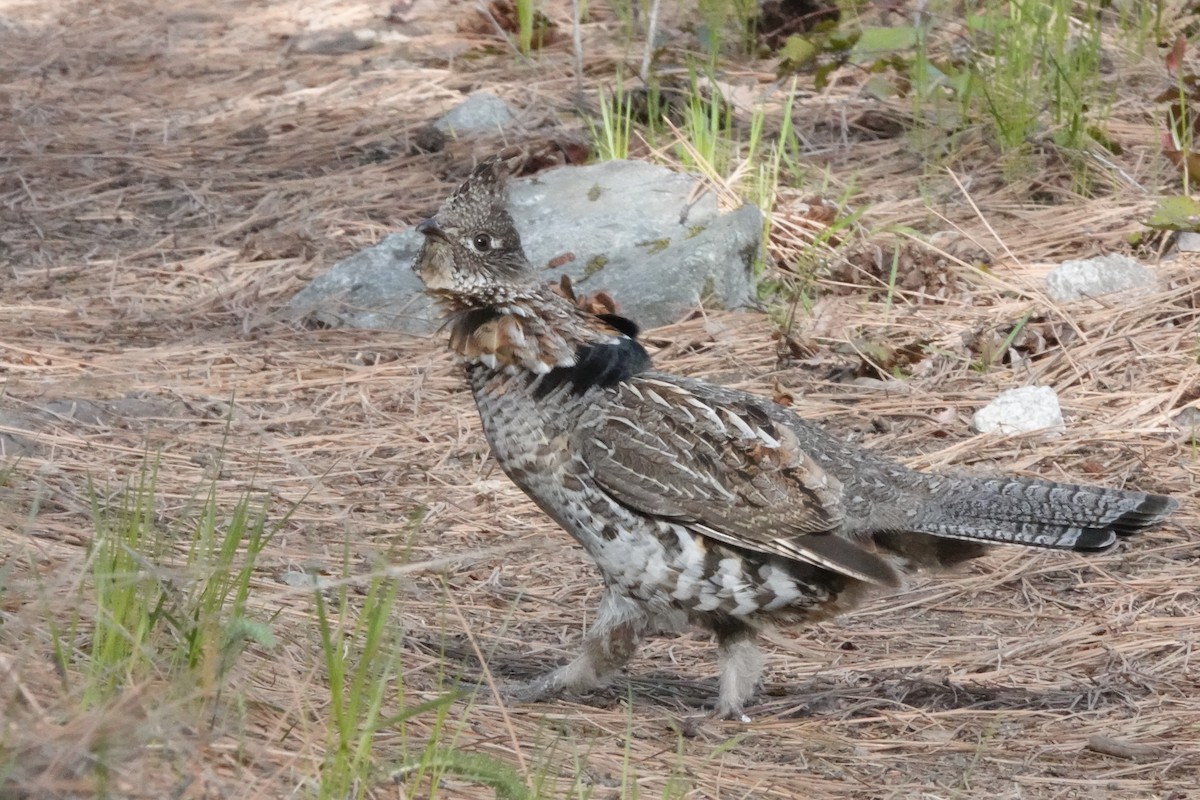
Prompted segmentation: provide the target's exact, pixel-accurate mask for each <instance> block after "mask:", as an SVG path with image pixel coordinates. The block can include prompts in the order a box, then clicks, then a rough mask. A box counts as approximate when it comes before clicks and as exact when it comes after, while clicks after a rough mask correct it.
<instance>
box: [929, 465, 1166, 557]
mask: <svg viewBox="0 0 1200 800" xmlns="http://www.w3.org/2000/svg"><path fill="white" fill-rule="evenodd" d="M935 480H937V481H938V482H939V483H941V485H940V486H938V487H936V490H935V491H933V492H932V493H931V494H932V496H934V497H937V498H938V503H937V505H936V506H935V507H934V508H931V509H929V513H928V514H927V515H926V516H925V519H924V520H923V521H922V523H921V524H920V525H919V526H917V531H919V532H921V533H928V534H933V535H934V536H938V537H945V538H950V539H965V540H969V541H976V542H997V543H1008V544H1022V545H1029V546H1032V547H1049V548H1054V549H1057V550H1080V551H1087V552H1094V551H1099V550H1107V549H1108V548H1110V547H1112V546H1113V545H1114V544H1115V543H1116V541H1117V539H1119V538H1123V537H1126V536H1132V535H1133V534H1135V533H1138V532H1139V531H1141V530H1143V529H1145V528H1149V527H1152V526H1154V525H1157V524H1158V523H1160V522H1162V521H1163V520H1164V519H1165V518H1166V517H1167V516H1168V515H1169V514H1170V513H1171V512H1172V511H1174V510H1175V508H1176V507H1177V506H1178V505H1179V503H1178V501H1176V500H1174V499H1173V498H1170V497H1164V496H1162V495H1157V494H1146V493H1145V492H1131V491H1122V490H1119V489H1107V488H1103V487H1099V486H1073V485H1070V484H1065V483H1052V482H1050V481H1039V480H1025V479H1020V478H957V477H956V478H950V477H944V476H937V478H935Z"/></svg>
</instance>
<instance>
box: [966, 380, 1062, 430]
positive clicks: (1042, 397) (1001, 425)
mask: <svg viewBox="0 0 1200 800" xmlns="http://www.w3.org/2000/svg"><path fill="white" fill-rule="evenodd" d="M973 424H974V427H975V430H977V431H979V432H980V433H1002V434H1006V435H1011V434H1014V433H1027V432H1029V431H1037V430H1043V429H1050V430H1060V431H1061V429H1062V427H1063V417H1062V409H1061V408H1059V405H1058V395H1057V394H1055V393H1054V390H1053V389H1051V388H1050V387H1049V386H1022V387H1021V388H1019V389H1009V390H1008V391H1005V392H1001V393H1000V394H998V395H997V396H996V399H995V400H993V401H992V402H990V403H988V404H987V405H986V406H984V407H983V408H981V409H979V410H978V411H976V412H975V418H974V420H973Z"/></svg>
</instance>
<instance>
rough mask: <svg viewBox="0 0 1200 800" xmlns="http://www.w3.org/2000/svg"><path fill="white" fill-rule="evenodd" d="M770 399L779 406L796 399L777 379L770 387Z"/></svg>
mask: <svg viewBox="0 0 1200 800" xmlns="http://www.w3.org/2000/svg"><path fill="white" fill-rule="evenodd" d="M771 399H772V400H774V401H775V402H776V403H778V404H779V405H781V406H790V405H791V404H792V403H794V402H795V400H796V398H794V397H792V393H791V392H789V391H788V390H787V389H785V388H783V384H782V383H780V382H779V381H778V380H776V381H775V385H774V386H773V387H772V391H771Z"/></svg>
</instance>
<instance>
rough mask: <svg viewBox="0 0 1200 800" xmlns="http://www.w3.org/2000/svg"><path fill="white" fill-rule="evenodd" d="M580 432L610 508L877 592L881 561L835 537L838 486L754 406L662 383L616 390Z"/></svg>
mask: <svg viewBox="0 0 1200 800" xmlns="http://www.w3.org/2000/svg"><path fill="white" fill-rule="evenodd" d="M614 400H615V401H616V402H614V403H613V404H611V405H610V404H606V405H605V406H604V408H603V412H602V413H598V414H595V415H592V416H591V417H590V418H589V419H588V420H587V421H586V422H585V424H583V425H581V427H580V428H579V435H580V437H581V441H580V446H581V449H582V453H583V457H584V460H585V462H586V464H587V466H588V468H589V469H590V470H591V472H592V474H593V475H594V476H595V479H596V481H597V483H598V484H599V485H600V486H601V487H602V488H603V489H604V490H605V491H607V492H608V493H609V494H610V495H611V496H612V497H613V499H615V500H617V501H618V502H620V503H622V504H624V505H626V506H629V507H630V508H633V509H636V510H638V511H640V512H642V513H644V514H650V515H654V516H658V517H662V518H667V519H673V520H676V521H678V522H680V523H681V524H684V525H686V526H687V527H689V528H691V529H692V530H695V531H696V532H698V533H701V534H703V535H705V536H709V537H711V538H713V539H716V540H718V541H721V542H724V543H726V544H730V545H734V546H735V547H739V548H742V549H745V550H754V551H758V552H760V553H765V554H769V555H775V556H781V557H783V558H788V559H793V560H797V561H804V562H808V563H810V564H815V565H818V566H821V567H824V568H826V569H830V570H833V571H835V572H839V573H842V574H844V575H848V576H851V577H853V578H857V579H859V580H864V581H868V582H870V583H878V584H885V585H894V584H896V583H897V582H898V578H897V576H896V572H895V570H894V569H892V567H891V565H890V564H888V562H886V561H885V560H884V559H882V558H880V557H879V556H878V555H876V554H875V553H874V552H872V551H870V550H867V549H865V548H863V547H862V546H860V545H858V544H857V543H855V542H853V541H851V540H849V539H847V538H845V537H842V536H839V535H838V534H837V533H836V531H837V529H838V528H839V526H840V525H841V523H842V520H843V517H844V510H843V507H842V485H841V483H839V482H838V480H837V479H836V478H834V477H833V476H832V475H830V474H829V473H827V472H826V471H825V470H823V469H821V467H820V466H819V465H818V464H817V463H816V461H815V460H814V459H813V458H812V457H811V456H810V455H809V454H808V453H806V452H804V450H803V448H802V447H801V446H800V443H799V441H798V440H797V439H796V435H795V434H794V433H793V432H792V431H791V430H790V429H788V428H787V427H786V426H783V425H775V424H773V423H772V422H771V420H770V419H769V417H768V415H767V414H766V413H765V412H764V411H763V410H762V408H761V407H760V405H759V403H761V402H763V401H761V400H758V399H757V398H752V397H750V396H747V397H746V399H745V401H744V402H736V403H729V402H725V403H715V402H711V401H706V400H705V399H704V397H702V396H698V395H697V394H695V393H693V392H690V391H688V390H687V389H685V388H683V387H681V386H678V385H676V384H673V383H669V382H667V381H663V380H659V379H656V378H651V377H638V378H635V379H633V380H631V381H627V382H625V383H622V384H621V385H620V387H619V389H618V392H617V393H616V394H615V396H614Z"/></svg>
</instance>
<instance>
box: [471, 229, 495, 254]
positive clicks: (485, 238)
mask: <svg viewBox="0 0 1200 800" xmlns="http://www.w3.org/2000/svg"><path fill="white" fill-rule="evenodd" d="M471 244H473V245H475V249H476V250H478V251H479V252H481V253H486V252H487V251H488V250H491V249H492V237H491V236H489V235H488V234H486V233H477V234H475V238H474V239H472V240H471Z"/></svg>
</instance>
